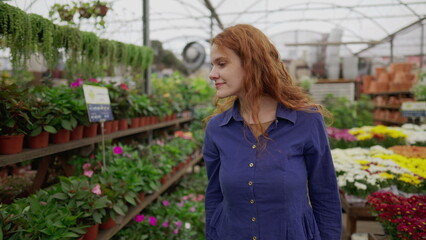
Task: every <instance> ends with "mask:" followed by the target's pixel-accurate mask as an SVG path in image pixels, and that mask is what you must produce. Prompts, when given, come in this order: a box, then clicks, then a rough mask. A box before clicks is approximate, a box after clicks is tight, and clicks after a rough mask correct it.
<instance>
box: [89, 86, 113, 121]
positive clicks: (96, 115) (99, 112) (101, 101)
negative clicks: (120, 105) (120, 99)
mask: <svg viewBox="0 0 426 240" xmlns="http://www.w3.org/2000/svg"><path fill="white" fill-rule="evenodd" d="M83 91H84V98H85V99H86V105H87V112H88V114H89V120H90V122H105V121H109V120H114V116H113V115H112V110H111V102H110V100H109V95H108V89H107V88H105V87H98V86H91V85H83Z"/></svg>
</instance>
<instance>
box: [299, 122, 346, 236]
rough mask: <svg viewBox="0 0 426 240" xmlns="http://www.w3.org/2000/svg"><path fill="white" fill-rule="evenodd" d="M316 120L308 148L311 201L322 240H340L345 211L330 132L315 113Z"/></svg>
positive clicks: (306, 146)
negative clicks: (343, 210) (332, 151)
mask: <svg viewBox="0 0 426 240" xmlns="http://www.w3.org/2000/svg"><path fill="white" fill-rule="evenodd" d="M314 119H315V120H314V121H315V122H314V123H313V124H311V126H312V129H311V131H310V138H309V141H308V143H307V144H306V145H305V161H306V167H307V171H308V188H309V199H310V201H311V204H312V209H313V212H314V216H315V220H316V222H317V224H318V228H319V231H320V235H321V239H327V240H340V239H341V232H342V219H341V218H342V208H341V203H340V198H339V189H338V186H337V178H336V173H335V170H334V165H333V159H332V157H331V152H330V146H329V143H328V137H327V131H326V127H325V124H324V120H323V118H322V116H321V115H320V114H315V117H314Z"/></svg>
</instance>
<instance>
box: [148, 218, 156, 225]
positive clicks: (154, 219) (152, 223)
mask: <svg viewBox="0 0 426 240" xmlns="http://www.w3.org/2000/svg"><path fill="white" fill-rule="evenodd" d="M148 218H149V224H151V225H152V226H155V225H157V219H156V218H155V217H151V216H150V217H148Z"/></svg>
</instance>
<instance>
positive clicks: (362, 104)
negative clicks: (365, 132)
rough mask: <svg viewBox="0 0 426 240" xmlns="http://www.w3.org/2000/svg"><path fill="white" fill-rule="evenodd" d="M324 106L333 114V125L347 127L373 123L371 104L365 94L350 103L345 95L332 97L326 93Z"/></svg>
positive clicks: (340, 127)
mask: <svg viewBox="0 0 426 240" xmlns="http://www.w3.org/2000/svg"><path fill="white" fill-rule="evenodd" d="M323 104H324V106H325V107H326V108H327V109H328V110H329V111H330V112H331V113H332V114H333V117H334V122H333V125H332V126H333V127H335V128H339V129H344V128H346V129H349V128H353V127H361V126H370V125H373V114H372V110H373V104H372V103H371V102H370V99H369V97H368V96H367V95H362V96H361V98H360V99H359V100H358V101H354V102H353V103H351V102H350V101H349V100H348V99H347V98H346V97H338V98H336V97H334V96H333V94H327V95H326V97H325V99H324V101H323Z"/></svg>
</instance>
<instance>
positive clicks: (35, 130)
mask: <svg viewBox="0 0 426 240" xmlns="http://www.w3.org/2000/svg"><path fill="white" fill-rule="evenodd" d="M40 133H41V126H38V127H37V128H36V129H34V130H33V131H32V132H31V134H30V136H37V135H39V134H40Z"/></svg>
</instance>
